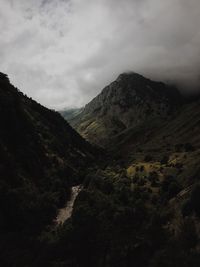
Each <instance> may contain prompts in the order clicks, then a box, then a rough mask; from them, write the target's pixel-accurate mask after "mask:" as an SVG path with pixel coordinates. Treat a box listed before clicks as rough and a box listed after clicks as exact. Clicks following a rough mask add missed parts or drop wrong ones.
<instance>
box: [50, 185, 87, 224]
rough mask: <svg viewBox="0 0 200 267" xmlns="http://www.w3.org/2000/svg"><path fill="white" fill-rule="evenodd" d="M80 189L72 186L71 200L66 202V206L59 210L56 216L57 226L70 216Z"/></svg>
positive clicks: (78, 186) (79, 186) (80, 187)
mask: <svg viewBox="0 0 200 267" xmlns="http://www.w3.org/2000/svg"><path fill="white" fill-rule="evenodd" d="M81 189H82V186H81V185H77V186H73V187H72V193H71V198H70V200H69V201H67V203H66V206H65V207H64V208H62V209H60V210H59V212H58V215H57V217H56V220H55V223H56V224H57V225H59V224H63V223H64V222H65V221H66V220H67V219H69V218H70V217H71V215H72V211H73V206H74V201H75V200H76V198H77V196H78V194H79V193H80V191H81Z"/></svg>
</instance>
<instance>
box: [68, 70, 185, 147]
mask: <svg viewBox="0 0 200 267" xmlns="http://www.w3.org/2000/svg"><path fill="white" fill-rule="evenodd" d="M180 102H181V96H180V94H179V92H178V91H177V90H176V89H175V88H174V87H171V86H168V85H165V84H164V83H161V82H154V81H151V80H149V79H147V78H145V77H143V76H142V75H139V74H136V73H124V74H121V75H119V77H118V78H117V80H116V81H114V82H112V83H111V84H110V85H108V86H107V87H105V88H104V89H103V90H102V92H101V93H100V94H99V95H98V96H97V97H95V98H94V99H93V100H92V101H91V102H90V103H88V104H87V105H86V106H85V108H84V109H83V111H82V112H81V113H80V114H78V115H77V116H75V117H74V118H72V119H71V120H70V123H71V125H72V126H73V127H74V128H75V129H76V130H77V131H78V132H79V133H80V134H81V135H82V136H84V137H85V138H86V139H87V140H89V141H90V142H91V143H95V144H97V145H100V146H106V145H107V144H108V143H109V140H110V139H112V138H113V137H114V136H116V135H118V134H121V133H122V132H123V131H126V130H128V129H129V128H132V127H137V126H138V125H141V124H144V123H150V122H151V121H152V120H155V119H163V118H165V119H166V118H168V117H169V116H170V115H171V114H172V113H173V112H174V111H175V110H176V109H177V108H178V106H179V105H180Z"/></svg>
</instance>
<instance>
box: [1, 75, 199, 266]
mask: <svg viewBox="0 0 200 267" xmlns="http://www.w3.org/2000/svg"><path fill="white" fill-rule="evenodd" d="M199 104H200V102H199V99H193V100H190V101H185V99H183V98H182V97H181V96H180V94H179V92H178V91H177V90H176V89H175V88H173V87H170V86H167V85H164V84H163V83H158V82H153V81H150V80H149V79H146V78H144V77H143V76H141V75H138V74H135V73H128V74H122V75H120V76H119V77H118V79H117V80H116V81H115V82H114V83H112V84H111V85H109V86H108V87H106V88H105V89H104V90H103V91H102V93H101V94H100V95H99V96H97V97H96V98H95V99H94V100H92V101H91V102H90V103H89V104H88V105H86V107H85V108H84V109H83V110H82V111H81V112H80V113H79V114H78V115H76V116H75V117H73V118H72V119H70V123H71V124H73V125H74V126H75V127H76V128H77V129H78V130H79V132H80V133H81V134H82V135H83V136H85V137H86V138H87V139H88V140H89V141H91V142H93V143H94V144H100V145H102V146H104V149H97V147H96V146H95V147H94V146H92V145H90V144H89V143H88V142H87V141H85V140H84V139H83V138H81V136H80V135H79V134H78V133H77V132H76V131H75V130H74V129H72V128H71V126H70V125H69V124H68V123H67V122H66V121H65V120H64V118H62V117H61V116H60V115H59V114H58V113H57V112H55V111H52V110H48V109H46V108H45V107H43V106H41V105H40V104H38V103H36V102H35V101H33V100H32V99H30V98H28V97H27V96H25V95H23V94H22V93H21V92H20V91H19V90H18V89H16V88H15V87H14V86H13V85H11V84H10V82H9V79H8V77H7V76H6V75H5V74H0V118H1V120H0V122H1V127H0V265H1V266H5V267H7V266H16V267H18V266H19V267H23V266H28V267H29V266H30V267H35V266H37V267H38V266H39V267H40V266H41V267H43V266H55V267H56V266H67V267H75V266H76V267H85V266H87V267H93V266H98V267H124V266H127V267H132V266H135V267H146V266H148V267H159V266H165V267H178V266H185V267H196V266H200V253H199V245H200V232H199V229H200V182H199V171H200V169H199V166H200V137H199V131H200V119H199V118H200V116H199V115H200V105H199ZM70 112H71V111H69V113H68V115H70ZM73 112H75V111H72V112H71V114H72V113H73ZM75 113H76V112H75ZM70 116H71V115H70ZM106 127H107V128H106ZM72 186H73V189H72V194H70V191H71V187H72ZM75 188H76V189H75ZM77 188H79V189H77ZM74 190H78V191H77V194H76V195H74V194H73V193H74V192H75V191H74ZM68 200H70V201H68ZM66 201H67V202H66ZM59 208H61V209H60V210H59V211H61V213H60V212H59V213H58V209H59ZM66 210H68V212H69V210H70V212H69V214H67V219H66V220H65V218H66V217H65V215H66V213H64V215H63V212H65V211H66ZM57 214H61V216H62V219H63V221H64V223H63V224H61V225H55V224H54V223H53V222H54V219H55V218H57V217H56V216H57ZM63 216H64V217H63Z"/></svg>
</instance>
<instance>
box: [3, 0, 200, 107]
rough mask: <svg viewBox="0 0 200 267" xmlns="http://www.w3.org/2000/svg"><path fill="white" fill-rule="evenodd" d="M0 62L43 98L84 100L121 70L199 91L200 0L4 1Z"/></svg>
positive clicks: (56, 102) (62, 102) (65, 102)
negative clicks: (131, 71) (132, 71)
mask: <svg viewBox="0 0 200 267" xmlns="http://www.w3.org/2000/svg"><path fill="white" fill-rule="evenodd" d="M0 6H1V11H0V26H1V43H0V51H1V52H0V58H1V61H0V69H1V71H3V72H5V73H7V74H8V75H9V77H10V79H11V81H12V82H13V83H14V84H16V86H17V87H19V88H21V90H22V91H23V92H24V93H26V94H28V95H30V96H32V97H33V98H35V99H36V100H38V101H39V102H41V103H42V104H44V105H46V106H48V107H52V108H56V109H62V108H65V107H73V106H75V107H76V106H77V107H79V106H83V105H85V104H86V103H87V102H89V101H90V100H91V99H92V98H93V97H95V96H96V95H97V94H98V93H99V92H100V90H101V89H102V88H104V87H105V85H106V84H109V83H110V82H111V81H113V80H114V79H115V78H116V77H117V76H118V75H119V73H123V72H127V71H129V70H134V71H135V72H136V73H141V74H142V75H144V76H145V77H149V78H151V79H153V80H161V81H163V82H167V83H170V84H176V85H178V86H179V87H180V88H181V90H183V91H184V92H185V91H186V92H191V91H195V92H197V91H198V90H199V80H200V73H199V66H200V59H199V53H200V30H199V25H200V2H199V0H190V1H186V0H168V1H160V0H143V1H137V0H132V1H130V0H125V1H119V0H117V1H116V0H115V1H114V0H102V1H98V0H93V1H91V0H82V1H80V0H66V1H63V0H55V1H53V0H49V1H42V0H38V1H33V0H30V1H25V0H21V1H12V0H2V1H1V4H0Z"/></svg>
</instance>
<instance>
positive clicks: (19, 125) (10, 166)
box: [0, 73, 95, 266]
mask: <svg viewBox="0 0 200 267" xmlns="http://www.w3.org/2000/svg"><path fill="white" fill-rule="evenodd" d="M0 122H1V127H0V226H1V227H0V233H1V240H0V258H1V256H2V254H5V258H9V253H11V255H12V256H13V251H12V249H13V248H9V246H11V243H10V239H12V243H13V246H14V247H15V250H16V251H15V253H17V247H19V248H20V246H21V240H23V239H24V238H25V239H26V237H27V236H28V238H30V236H32V235H33V236H35V235H36V234H38V233H40V232H41V230H43V229H44V227H46V226H47V225H48V224H51V223H52V220H53V218H55V216H56V213H57V210H58V208H59V207H61V206H63V205H64V203H65V202H66V200H67V199H68V198H69V196H70V190H71V186H72V185H74V184H78V183H81V182H82V181H83V179H84V176H85V172H86V169H87V168H88V167H89V166H91V161H92V160H93V159H94V155H95V150H94V149H93V148H92V147H91V146H90V145H89V144H88V143H87V142H86V141H85V140H83V139H82V138H81V137H80V136H79V134H78V133H76V132H75V130H73V129H72V128H71V127H70V126H69V124H68V123H67V122H66V121H65V120H64V119H63V118H62V117H61V116H60V114H59V113H57V112H55V111H51V110H48V109H47V108H45V107H43V106H41V105H40V104H38V103H36V102H35V101H33V100H32V99H30V98H28V97H26V96H25V95H23V94H22V93H21V92H20V91H19V90H18V89H16V88H15V87H14V86H13V85H11V84H10V82H9V79H8V77H7V76H6V75H5V74H2V73H0ZM15 242H16V243H15ZM22 243H23V246H26V242H24V241H23V242H22ZM7 246H8V248H7ZM10 250H11V252H9V251H10ZM24 250H26V249H25V248H24ZM11 258H12V257H11ZM16 264H17V263H16ZM2 266H6V263H4V264H3V265H2Z"/></svg>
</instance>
